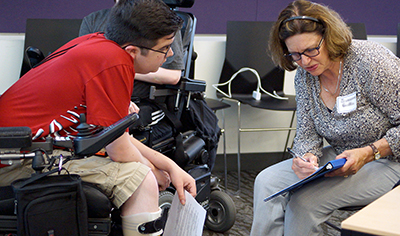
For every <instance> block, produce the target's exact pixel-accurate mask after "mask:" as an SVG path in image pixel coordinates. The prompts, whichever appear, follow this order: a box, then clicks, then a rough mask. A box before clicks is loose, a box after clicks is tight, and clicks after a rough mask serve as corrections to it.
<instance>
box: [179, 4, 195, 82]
mask: <svg viewBox="0 0 400 236" xmlns="http://www.w3.org/2000/svg"><path fill="white" fill-rule="evenodd" d="M176 13H177V14H178V15H179V16H180V17H181V18H182V19H183V21H184V24H183V27H182V29H181V35H182V47H183V53H184V56H183V61H184V63H185V69H184V70H183V71H182V76H184V77H186V78H192V79H193V70H191V68H192V66H193V62H194V59H193V42H194V35H195V32H196V23H197V19H196V17H195V16H194V15H193V14H192V13H189V12H182V11H176ZM191 73H192V75H191Z"/></svg>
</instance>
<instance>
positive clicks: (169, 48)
mask: <svg viewBox="0 0 400 236" xmlns="http://www.w3.org/2000/svg"><path fill="white" fill-rule="evenodd" d="M128 46H135V47H138V48H143V49H147V50H150V51H153V52H158V53H161V54H164V57H165V58H166V57H167V54H168V52H169V50H171V45H168V49H167V51H166V52H163V51H160V50H157V49H153V48H149V47H145V46H139V45H135V44H128V45H126V46H124V47H123V49H125V48H126V47H128Z"/></svg>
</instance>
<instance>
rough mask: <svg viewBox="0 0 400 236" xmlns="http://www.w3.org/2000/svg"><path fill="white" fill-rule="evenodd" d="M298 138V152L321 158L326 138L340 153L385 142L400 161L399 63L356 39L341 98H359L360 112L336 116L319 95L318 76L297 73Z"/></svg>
mask: <svg viewBox="0 0 400 236" xmlns="http://www.w3.org/2000/svg"><path fill="white" fill-rule="evenodd" d="M294 82H295V89H296V101H297V134H296V137H295V140H294V149H295V151H296V152H297V153H299V154H300V155H303V154H304V153H306V152H311V153H313V154H314V155H316V156H318V157H321V155H322V152H321V149H322V145H323V138H325V139H326V140H327V141H328V143H329V144H330V145H332V147H333V148H334V149H335V151H336V153H337V154H340V153H342V152H343V151H344V150H347V149H352V148H358V147H363V146H366V145H368V144H370V143H372V142H375V141H376V140H378V139H381V138H385V139H386V140H387V141H388V143H389V146H390V148H391V150H392V152H393V154H394V155H393V156H389V157H386V158H388V159H391V160H396V161H398V162H400V146H399V144H400V126H399V125H400V106H399V91H400V59H399V58H397V57H396V56H395V55H394V54H393V53H392V52H391V51H389V50H388V49H387V48H385V47H383V46H382V45H380V44H378V43H375V42H371V41H364V40H353V41H352V44H351V46H350V49H349V52H348V54H347V55H346V56H345V57H344V60H343V75H342V80H341V82H340V95H339V96H345V95H349V94H352V93H354V92H355V93H356V99H357V108H356V109H355V110H354V111H352V112H349V113H339V112H338V109H337V104H336V105H335V107H334V109H333V110H332V113H331V112H329V111H328V109H327V107H326V106H325V105H324V103H323V101H322V99H321V97H320V96H319V94H320V92H321V89H320V83H319V79H318V77H315V76H312V75H311V74H309V73H307V72H306V71H305V70H304V69H302V68H300V67H299V68H298V69H297V73H296V76H295V79H294Z"/></svg>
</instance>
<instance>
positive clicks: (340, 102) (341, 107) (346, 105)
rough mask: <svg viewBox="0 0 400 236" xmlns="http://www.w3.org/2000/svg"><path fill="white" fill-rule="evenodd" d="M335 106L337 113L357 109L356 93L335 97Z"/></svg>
mask: <svg viewBox="0 0 400 236" xmlns="http://www.w3.org/2000/svg"><path fill="white" fill-rule="evenodd" d="M336 105H337V106H336V108H337V111H338V112H339V113H349V112H352V111H354V110H356V109H357V93H356V92H354V93H351V94H349V95H346V96H340V97H337V98H336Z"/></svg>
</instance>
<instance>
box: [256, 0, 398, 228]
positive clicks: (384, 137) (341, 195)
mask: <svg viewBox="0 0 400 236" xmlns="http://www.w3.org/2000/svg"><path fill="white" fill-rule="evenodd" d="M270 50H271V55H272V58H273V60H274V62H275V63H276V64H277V65H278V66H280V67H281V68H283V69H286V70H289V71H293V70H295V69H297V72H296V76H295V79H294V83H295V89H296V102H297V131H296V137H295V140H294V146H293V149H294V152H295V153H296V154H297V155H298V156H297V157H300V158H296V157H295V158H293V159H290V160H285V161H282V162H280V163H277V164H276V165H273V166H271V167H268V168H266V169H265V170H263V171H262V172H261V173H260V174H259V175H258V176H257V178H256V180H255V185H254V218H253V226H252V231H251V235H253V236H254V235H274V236H275V235H321V234H322V229H321V226H320V225H321V224H322V223H323V222H324V221H326V220H327V219H328V218H329V217H330V215H331V214H332V213H333V211H335V210H337V209H339V208H342V207H347V206H356V205H366V204H369V203H370V202H372V201H374V200H375V199H377V198H379V197H380V196H382V195H383V194H385V193H387V192H388V191H390V190H391V189H392V187H393V186H394V185H395V184H396V182H397V181H398V180H399V179H400V163H399V161H400V147H399V145H398V144H399V142H400V130H399V125H400V105H399V99H398V98H399V94H398V91H399V89H400V87H399V85H400V59H399V58H397V57H396V56H395V55H394V54H393V53H392V52H390V51H389V50H388V49H387V48H384V47H383V46H381V45H379V44H377V43H374V42H370V41H365V40H353V39H352V34H351V31H350V29H349V27H348V26H347V25H346V23H344V22H343V20H342V19H341V17H340V16H339V14H338V13H336V12H335V11H333V10H332V9H330V8H329V7H327V6H323V5H321V4H317V3H313V2H309V1H305V0H299V1H294V2H292V3H290V4H289V5H288V6H287V7H286V8H285V9H284V10H283V11H282V12H281V13H280V15H279V17H278V20H277V21H276V23H275V25H274V27H273V29H272V32H271V41H270ZM323 139H325V140H326V141H327V142H328V143H329V146H326V147H323ZM340 158H345V159H346V163H345V165H344V166H343V167H342V168H340V169H338V170H335V171H333V172H331V173H329V174H327V175H326V177H329V178H321V179H318V180H315V181H313V182H311V183H309V184H307V185H305V186H303V187H302V188H300V189H298V190H296V191H294V192H291V193H289V194H287V195H284V196H279V197H276V198H274V199H272V200H270V201H268V202H264V201H263V199H264V198H266V197H268V196H269V195H271V194H273V193H275V192H277V191H279V190H281V189H283V188H285V187H287V186H289V185H291V184H293V183H295V182H297V181H299V180H300V179H303V178H306V177H307V176H309V175H310V174H312V173H313V172H314V171H315V167H318V166H321V165H323V164H325V163H326V162H328V161H330V160H333V159H340ZM304 160H305V161H304Z"/></svg>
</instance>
